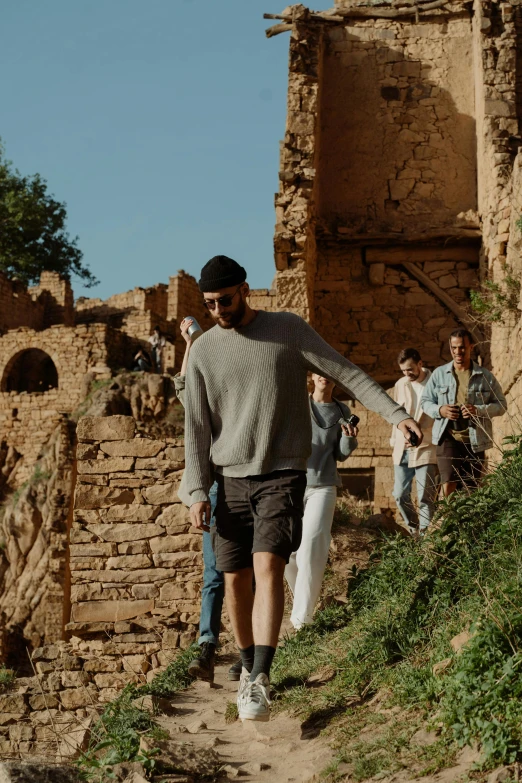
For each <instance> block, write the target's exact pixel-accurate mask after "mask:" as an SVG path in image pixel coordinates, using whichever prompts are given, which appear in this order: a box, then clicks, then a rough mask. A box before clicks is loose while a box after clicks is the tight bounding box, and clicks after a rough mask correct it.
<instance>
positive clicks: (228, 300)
mask: <svg viewBox="0 0 522 783" xmlns="http://www.w3.org/2000/svg"><path fill="white" fill-rule="evenodd" d="M242 285H243V283H241V285H239V286H238V287H237V288H236V290H235V291H234V293H233V294H226V295H225V296H220V297H219V298H218V299H203V304H204V305H205V307H206V308H207V310H214V309H215V307H216V305H217V304H218V303H219V304H220V305H221V307H230V305H231V304H232V300H233V299H234V297H235V295H236V294H237V292H238V291H239V289H240V288H241V286H242Z"/></svg>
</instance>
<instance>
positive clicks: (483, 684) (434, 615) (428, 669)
mask: <svg viewBox="0 0 522 783" xmlns="http://www.w3.org/2000/svg"><path fill="white" fill-rule="evenodd" d="M511 441H512V444H511V445H512V450H511V451H510V452H508V453H505V454H504V457H503V460H502V462H501V464H500V465H499V466H498V467H497V469H496V470H495V471H494V472H493V473H492V474H491V475H490V476H488V478H487V479H486V480H485V482H484V484H483V486H482V487H480V488H479V489H478V490H476V491H475V492H473V493H472V494H470V495H468V494H465V493H457V494H455V495H453V496H452V497H451V498H450V499H449V500H447V501H442V502H441V503H440V504H439V509H438V522H439V523H440V529H439V530H435V531H434V532H433V533H432V534H431V535H430V536H429V537H428V538H427V539H425V540H423V541H422V542H420V543H417V542H415V541H413V540H412V539H404V538H402V537H396V538H392V539H389V540H387V541H385V542H384V543H383V544H382V546H381V547H380V548H379V549H378V550H377V551H375V552H374V554H373V555H372V562H371V563H370V566H369V568H368V569H367V570H366V571H364V572H362V573H360V574H357V575H355V578H354V579H353V580H351V586H350V593H349V596H348V598H349V601H348V604H347V605H346V606H343V607H329V608H328V609H326V610H325V611H323V612H322V613H320V614H319V615H318V617H317V619H316V621H315V622H314V624H313V625H312V626H309V627H308V628H305V629H302V630H301V631H300V632H299V633H298V634H296V636H295V637H293V638H291V639H288V640H287V641H286V642H285V644H284V646H283V647H282V648H281V649H280V650H279V651H278V653H277V656H276V660H275V665H274V669H273V674H274V677H273V680H274V684H275V686H276V688H277V690H279V704H280V706H282V707H284V706H286V705H292V707H293V708H294V709H298V710H300V711H301V713H302V714H303V715H304V716H306V717H307V718H308V719H321V717H322V718H323V725H327V724H328V721H329V720H331V719H332V718H333V717H335V716H341V715H344V714H346V711H347V709H349V705H350V704H352V705H354V704H357V703H359V704H360V703H361V700H362V701H363V702H364V700H365V699H366V698H368V697H369V696H370V695H372V694H374V693H376V692H377V691H380V690H383V689H385V690H387V691H389V693H390V701H391V703H395V704H399V705H402V706H405V707H409V708H411V707H418V708H422V709H424V710H428V713H433V712H435V711H436V710H438V711H439V713H440V716H441V717H439V719H438V720H439V721H440V720H442V722H443V725H444V727H445V728H444V729H443V736H442V740H443V741H446V742H451V741H453V740H456V741H457V742H459V743H460V744H462V745H463V744H465V743H471V742H473V741H478V742H479V743H480V744H481V746H482V752H483V757H484V759H485V763H486V764H487V765H492V764H494V763H509V762H511V761H514V760H516V759H522V698H521V697H522V676H521V675H522V443H521V440H520V439H519V438H512V439H511ZM470 627H471V629H472V633H473V634H474V635H473V636H472V639H471V641H470V642H469V643H468V645H467V646H466V647H465V649H464V652H463V653H462V654H461V655H455V654H454V653H453V651H452V649H451V646H450V644H449V642H450V639H451V638H452V637H453V636H455V635H456V634H457V633H459V632H460V631H462V630H467V629H469V628H470ZM448 657H449V658H451V661H452V663H451V666H450V667H449V668H448V669H447V670H446V671H445V672H444V673H441V674H440V675H439V676H435V675H434V673H433V665H434V664H435V663H437V662H439V661H441V660H442V659H445V658H448ZM327 665H329V666H333V667H334V669H335V670H336V673H337V674H336V677H335V678H334V679H333V680H332V681H331V682H329V683H327V684H326V685H325V686H324V687H323V688H321V689H318V690H317V691H316V690H314V689H312V688H308V687H307V686H306V681H307V679H308V677H309V676H310V675H311V674H312V673H313V672H314V671H316V670H317V669H319V668H321V667H322V666H327ZM377 755H382V754H377ZM367 772H368V770H367ZM361 774H362V771H361Z"/></svg>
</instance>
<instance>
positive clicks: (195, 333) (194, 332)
mask: <svg viewBox="0 0 522 783" xmlns="http://www.w3.org/2000/svg"><path fill="white" fill-rule="evenodd" d="M189 318H190V320H191V321H192V323H191V324H190V326H189V328H188V329H187V334H188V336H189V337H190V339H191V340H192V342H194V340H197V338H198V337H200V336H201V335H202V334H203V329H202V328H201V326H200V325H199V324H198V322H197V321H196V319H195V318H194V316H192V315H186V316H185V320H187V319H189Z"/></svg>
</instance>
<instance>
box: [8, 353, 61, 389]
mask: <svg viewBox="0 0 522 783" xmlns="http://www.w3.org/2000/svg"><path fill="white" fill-rule="evenodd" d="M57 388H58V371H57V369H56V365H55V363H54V362H53V360H52V359H51V357H50V356H49V354H47V353H45V351H41V350H40V349H39V348H29V349H27V350H25V351H21V352H20V353H18V354H16V355H15V356H13V358H12V359H11V360H10V361H9V362H8V364H7V367H6V369H5V372H4V377H3V378H2V383H1V386H0V389H1V391H3V392H28V393H29V394H35V393H37V392H40V393H41V392H46V391H49V390H50V389H57Z"/></svg>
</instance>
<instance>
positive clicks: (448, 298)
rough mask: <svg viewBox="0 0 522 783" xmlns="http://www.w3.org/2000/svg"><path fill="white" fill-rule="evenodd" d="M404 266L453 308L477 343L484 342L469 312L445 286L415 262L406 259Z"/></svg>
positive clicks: (453, 311)
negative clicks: (440, 284) (442, 286)
mask: <svg viewBox="0 0 522 783" xmlns="http://www.w3.org/2000/svg"><path fill="white" fill-rule="evenodd" d="M402 266H403V267H404V268H405V269H406V271H407V272H409V273H410V274H411V275H412V276H413V277H416V278H417V280H418V281H419V282H420V283H422V285H423V286H425V288H427V289H428V291H431V293H432V294H434V295H435V296H436V297H437V299H439V300H440V301H441V302H442V304H443V305H445V306H446V307H447V308H448V310H451V312H452V313H453V314H454V315H456V316H457V318H458V319H459V321H460V322H461V323H463V324H464V326H465V327H466V328H467V329H469V331H470V332H471V334H472V335H473V336H474V338H475V340H476V341H477V343H483V342H484V335H483V334H482V332H481V331H480V329H479V328H478V327H477V325H476V324H475V323H474V322H473V321H472V320H471V318H470V317H469V315H468V313H467V312H466V311H465V310H464V308H463V307H461V306H460V305H459V304H458V303H457V302H456V301H455V300H454V299H453V297H451V296H450V295H449V294H448V293H446V291H444V289H443V288H441V287H440V286H439V285H437V283H436V282H435V281H434V280H432V279H431V277H428V275H427V274H426V273H425V272H423V271H422V269H419V267H418V266H415V264H412V263H410V262H408V261H404V262H403V264H402Z"/></svg>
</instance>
